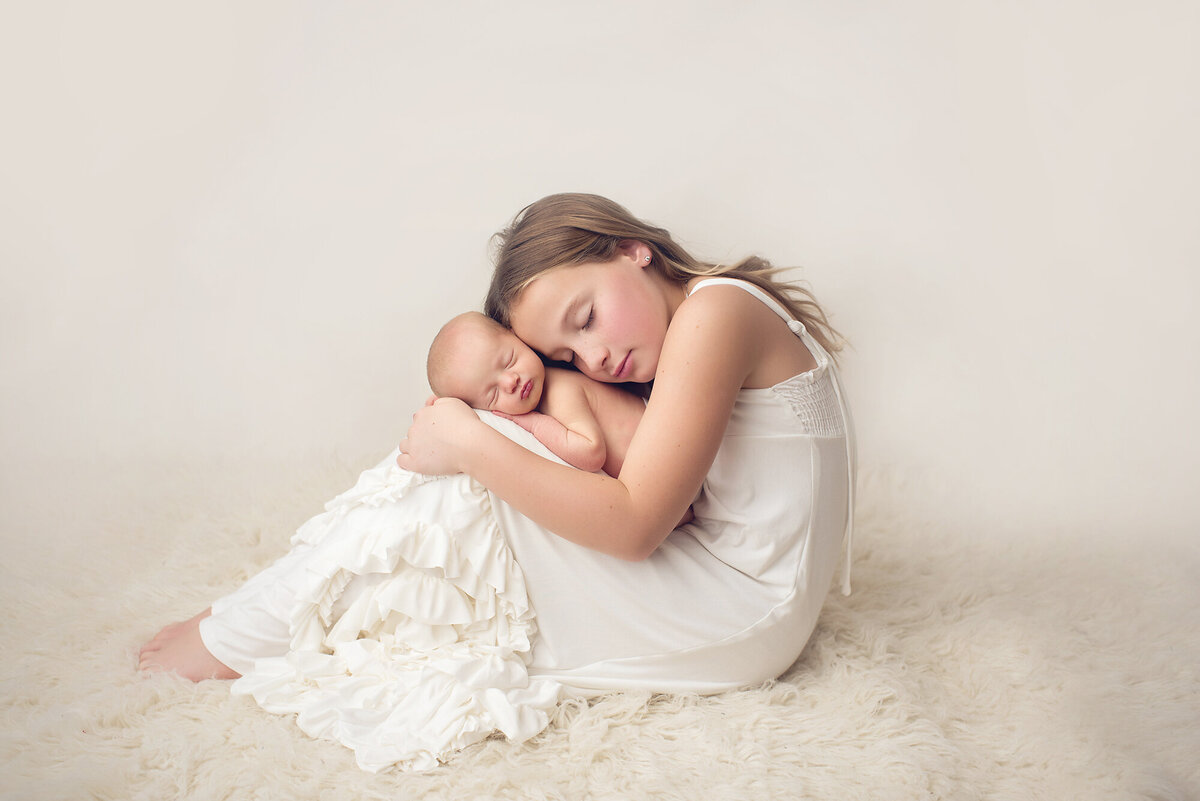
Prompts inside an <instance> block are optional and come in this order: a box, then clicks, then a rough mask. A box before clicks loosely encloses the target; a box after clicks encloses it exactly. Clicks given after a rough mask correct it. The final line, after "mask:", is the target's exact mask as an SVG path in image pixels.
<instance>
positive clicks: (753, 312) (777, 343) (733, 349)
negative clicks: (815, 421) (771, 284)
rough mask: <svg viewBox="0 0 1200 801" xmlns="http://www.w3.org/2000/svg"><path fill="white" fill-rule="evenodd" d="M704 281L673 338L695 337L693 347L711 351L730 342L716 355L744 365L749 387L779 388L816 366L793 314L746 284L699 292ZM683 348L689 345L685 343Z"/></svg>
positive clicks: (680, 314) (684, 307) (683, 307)
mask: <svg viewBox="0 0 1200 801" xmlns="http://www.w3.org/2000/svg"><path fill="white" fill-rule="evenodd" d="M703 280H704V279H697V280H696V281H693V282H691V284H690V286H689V294H688V296H687V298H685V300H684V302H683V303H682V304H680V306H679V309H678V310H677V311H676V314H675V318H674V319H673V320H672V324H671V329H672V331H671V332H669V334H671V333H673V334H674V335H675V336H676V337H677V338H678V339H680V340H686V339H692V340H693V341H692V343H691V346H692V347H695V348H702V349H706V350H710V349H714V348H715V346H716V343H717V341H718V340H721V339H724V340H726V341H727V342H728V343H729V344H728V345H726V346H724V347H722V348H721V349H720V350H713V352H714V353H723V354H724V355H725V357H726V358H730V359H733V360H737V361H740V363H741V365H742V366H743V368H744V369H745V371H746V372H745V373H744V374H743V375H742V380H743V387H745V388H757V387H763V386H773V385H774V384H776V383H778V382H779V381H781V380H784V379H786V378H790V377H791V376H793V375H797V374H799V373H801V372H804V371H805V370H808V369H811V368H812V367H813V366H815V364H816V362H815V359H814V357H813V356H812V354H811V352H810V351H809V350H808V349H807V348H806V347H805V346H804V344H803V342H802V341H801V340H800V338H799V337H797V336H796V335H795V333H794V332H793V331H792V330H791V329H790V328H789V327H788V323H787V321H788V320H789V319H790V315H787V313H786V311H783V310H782V307H779V308H776V307H777V306H778V304H777V303H776V302H775V301H773V300H772V299H771V298H770V297H769V296H767V295H766V293H763V292H762V291H761V290H758V288H757V287H754V286H753V285H752V284H747V283H746V282H743V281H736V282H732V281H721V282H714V283H712V284H709V285H706V286H702V287H699V288H697V287H696V285H697V284H699V283H700V282H701V281H703ZM747 287H749V288H750V289H749V290H748V289H747ZM676 324H678V329H676ZM680 345H681V347H682V348H684V349H687V348H688V347H689V346H688V345H687V344H685V343H684V342H681V343H680Z"/></svg>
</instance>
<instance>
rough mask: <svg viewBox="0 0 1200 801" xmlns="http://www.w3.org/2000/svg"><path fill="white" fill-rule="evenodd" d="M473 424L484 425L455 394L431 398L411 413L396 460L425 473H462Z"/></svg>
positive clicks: (406, 468) (409, 468) (401, 464)
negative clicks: (410, 422) (410, 421)
mask: <svg viewBox="0 0 1200 801" xmlns="http://www.w3.org/2000/svg"><path fill="white" fill-rule="evenodd" d="M475 426H484V427H485V428H486V424H484V423H482V422H480V420H479V417H478V416H476V414H475V412H473V411H471V408H470V407H469V406H467V404H465V403H463V402H462V401H460V400H458V399H457V398H437V399H433V398H431V399H430V401H429V402H427V403H426V405H425V406H424V407H422V408H421V409H420V410H418V411H417V413H416V414H414V415H413V423H412V426H410V427H409V429H408V436H407V437H406V438H405V439H404V440H401V442H400V456H399V457H397V459H396V464H397V465H399V466H400V467H402V468H404V469H405V470H411V471H412V472H414V473H424V474H425V475H428V476H448V475H451V474H453V473H461V472H463V464H464V459H463V455H464V454H465V453H466V449H467V448H470V447H471V444H470V443H471V441H472V432H475V431H477V429H476V428H475Z"/></svg>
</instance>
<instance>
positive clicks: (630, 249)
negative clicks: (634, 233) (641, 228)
mask: <svg viewBox="0 0 1200 801" xmlns="http://www.w3.org/2000/svg"><path fill="white" fill-rule="evenodd" d="M617 250H619V251H620V252H621V255H622V256H625V257H626V258H628V259H630V260H631V261H633V262H634V263H636V264H637V265H638V266H639V267H646V266H648V265H649V264H650V261H651V252H650V246H649V245H647V244H646V243H645V242H642V241H639V240H637V239H622V240H621V242H620V244H618V245H617Z"/></svg>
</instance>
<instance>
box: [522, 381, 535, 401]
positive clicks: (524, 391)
mask: <svg viewBox="0 0 1200 801" xmlns="http://www.w3.org/2000/svg"><path fill="white" fill-rule="evenodd" d="M530 392H533V379H532V378H531V379H529V380H528V381H526V382H525V386H523V387H521V400H525V399H526V398H528V397H529V393H530Z"/></svg>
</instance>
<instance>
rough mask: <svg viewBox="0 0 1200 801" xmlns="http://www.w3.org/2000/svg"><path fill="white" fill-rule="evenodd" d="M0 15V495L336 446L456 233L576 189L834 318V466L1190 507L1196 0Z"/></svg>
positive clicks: (1175, 522) (445, 277) (463, 251)
mask: <svg viewBox="0 0 1200 801" xmlns="http://www.w3.org/2000/svg"><path fill="white" fill-rule="evenodd" d="M0 17H2V21H0V93H2V97H3V116H4V122H3V124H2V125H0V268H2V271H0V292H2V293H3V297H4V304H3V313H2V314H0V358H2V370H0V420H2V421H3V423H2V425H3V433H2V440H0V459H2V460H3V461H2V462H0V469H2V471H3V472H2V476H3V493H2V496H0V500H2V502H3V503H2V506H3V512H0V514H2V515H3V516H4V518H6V519H9V520H13V519H15V520H18V521H20V520H22V519H23V517H24V512H27V511H30V510H32V509H34V507H38V508H43V509H44V505H45V504H46V503H51V504H53V503H62V504H71V503H74V502H75V501H73V500H70V498H71V497H72V496H73V495H75V496H77V494H78V491H80V490H81V489H82V488H83V487H84V486H86V487H90V488H92V489H93V490H94V491H95V492H96V493H97V494H99V495H103V494H104V493H105V492H106V490H105V487H106V484H105V482H106V481H110V480H113V481H115V479H114V478H113V477H114V476H123V477H124V478H123V479H122V481H124V482H125V483H124V484H123V487H124V489H123V490H122V492H123V493H124V495H123V496H122V498H124V499H125V500H130V501H136V495H137V489H136V487H137V486H138V481H137V480H134V481H133V483H132V485H130V484H129V480H130V478H129V477H130V476H132V477H133V478H134V479H137V478H138V477H139V476H143V477H145V487H146V491H147V492H154V493H156V494H161V493H163V492H168V493H169V492H170V491H171V488H170V486H169V484H170V478H169V476H170V475H172V473H171V472H170V470H169V469H168V468H172V469H176V470H178V469H179V466H181V465H186V466H189V468H188V469H189V470H191V473H190V474H189V475H191V476H192V477H193V478H192V479H191V480H194V475H195V471H197V470H204V471H209V472H210V473H211V476H212V478H211V480H214V481H218V480H225V481H229V482H231V484H232V483H234V482H238V481H241V480H242V479H243V478H244V476H246V475H247V474H251V473H256V472H257V473H267V472H272V473H274V474H277V475H303V474H304V470H305V464H304V460H305V459H311V458H323V457H326V456H328V455H330V454H335V453H336V454H338V455H339V457H340V458H345V459H348V460H351V461H354V462H356V463H359V464H361V465H362V466H366V463H367V462H369V461H371V460H372V459H374V458H377V457H378V456H379V455H381V454H382V453H383V452H385V451H386V450H387V449H388V448H390V447H391V446H392V445H393V444H394V443H395V442H396V441H397V439H398V438H399V437H400V435H401V434H402V432H403V431H404V429H405V427H406V425H407V420H408V415H409V413H410V412H411V410H412V409H413V408H414V407H415V406H416V405H418V404H419V403H420V402H421V401H422V399H423V398H424V396H425V394H426V392H427V390H426V386H425V382H424V375H423V365H424V352H425V347H426V343H427V342H428V340H429V338H430V336H431V335H432V333H433V332H434V331H435V330H436V328H437V327H438V326H439V325H440V324H441V322H442V321H443V320H445V319H446V318H448V317H449V316H450V315H451V314H453V313H455V312H458V311H461V310H463V309H465V308H471V307H476V308H477V307H478V305H479V303H480V302H481V300H482V295H483V292H484V289H485V287H486V282H487V278H488V274H489V269H490V268H489V261H488V248H487V246H488V238H489V236H490V234H491V233H492V232H494V231H495V230H497V229H499V228H501V227H502V226H503V225H504V224H505V223H506V222H507V221H508V220H509V219H510V218H511V216H512V215H513V214H514V213H515V212H516V211H517V210H518V209H520V208H521V207H522V206H523V205H525V204H526V203H528V202H531V201H532V200H535V199H537V198H538V197H541V196H543V195H545V194H548V193H551V192H557V191H592V192H598V193H601V194H606V195H609V196H611V197H613V198H614V199H616V200H618V201H619V202H621V203H623V204H625V205H626V206H628V207H629V208H630V209H631V210H632V211H633V212H634V213H635V214H638V215H640V216H643V217H646V218H648V219H650V220H653V221H655V222H657V223H660V224H662V225H664V226H666V227H668V228H669V229H671V230H672V231H673V232H674V233H675V234H676V235H677V236H678V237H679V238H680V239H682V240H683V241H685V242H686V243H688V244H689V245H691V246H692V249H693V250H694V251H695V252H697V253H698V254H699V255H702V256H707V257H710V258H715V259H731V258H736V257H738V256H741V255H744V254H745V253H748V252H751V251H756V252H759V253H761V254H763V255H766V256H768V257H770V258H771V259H772V260H774V261H775V262H776V263H779V264H788V265H791V264H795V265H802V266H803V271H802V272H801V273H799V275H802V276H803V277H804V278H805V279H807V280H808V281H810V282H811V284H812V286H813V287H814V289H815V290H816V292H817V294H818V296H819V297H820V298H821V299H822V301H823V302H824V303H825V304H826V305H827V307H828V308H829V310H830V311H831V312H832V315H833V319H834V322H835V324H836V325H837V326H838V327H839V328H841V329H842V330H843V332H845V333H846V334H847V335H848V336H849V338H850V339H851V340H852V342H853V345H854V348H853V350H851V351H849V352H848V353H847V354H846V356H845V358H844V360H843V361H844V365H845V373H846V377H847V381H848V384H849V387H850V389H851V391H852V397H853V401H854V405H855V408H856V412H857V417H858V423H859V430H860V440H861V453H862V458H863V463H864V465H865V466H867V467H868V468H871V469H888V470H895V471H896V472H897V473H898V474H899V475H902V476H905V477H907V478H908V479H909V481H910V486H911V494H910V498H911V501H912V503H913V504H914V505H916V506H918V507H920V508H921V509H922V510H924V511H927V512H930V513H932V514H935V515H937V516H939V517H941V518H944V519H945V520H947V521H951V522H954V521H965V520H980V519H982V520H987V521H988V522H989V523H990V524H991V530H994V531H996V532H1000V533H1003V532H1006V531H1017V530H1020V529H1022V528H1023V527H1027V526H1029V525H1030V524H1031V523H1033V522H1035V521H1036V522H1037V523H1038V524H1039V527H1041V526H1043V525H1044V524H1046V523H1049V524H1051V525H1055V526H1063V527H1066V528H1072V529H1080V528H1093V529H1095V530H1096V531H1098V532H1105V531H1109V532H1117V531H1128V530H1130V529H1131V527H1133V530H1139V528H1140V527H1141V524H1143V523H1146V524H1153V525H1155V526H1157V527H1158V529H1159V530H1165V531H1174V532H1177V533H1181V534H1184V533H1190V532H1194V531H1195V530H1196V526H1197V523H1198V522H1200V501H1198V500H1197V493H1196V491H1195V485H1196V483H1197V477H1198V476H1200V437H1198V433H1197V432H1198V427H1197V425H1196V422H1195V415H1196V409H1197V408H1198V407H1200V392H1198V387H1200V381H1198V379H1197V372H1198V370H1197V368H1198V367H1200V359H1198V358H1197V353H1198V351H1200V335H1198V334H1197V328H1196V325H1195V316H1196V315H1195V311H1196V301H1197V297H1198V296H1200V279H1198V278H1197V267H1198V266H1200V264H1198V262H1200V259H1198V256H1200V225H1198V224H1197V223H1198V221H1200V198H1198V190H1197V186H1200V180H1198V179H1200V169H1198V164H1197V155H1196V154H1197V147H1196V142H1197V141H1200V92H1197V91H1196V87H1197V85H1198V80H1197V79H1198V78H1200V63H1198V62H1200V55H1198V53H1200V51H1198V50H1197V49H1196V47H1195V34H1196V31H1197V30H1198V29H1200V6H1198V5H1196V4H1195V3H1191V2H1183V1H1180V2H1171V1H1170V0H1152V1H1151V2H1146V3H1139V4H1131V3H1120V2H1116V1H1115V0H1104V1H1102V2H1090V1H1089V0H1065V1H1064V2H1048V3H1033V2H1028V3H1024V2H1022V3H1006V4H998V3H984V2H965V3H964V2H958V1H957V0H941V1H939V0H917V1H916V2H909V3H885V2H870V1H868V2H834V1H832V0H831V1H829V2H794V0H787V1H786V2H783V1H776V2H750V3H742V2H732V1H730V2H686V3H685V2H657V3H654V2H614V3H604V4H582V3H580V4H570V3H562V2H550V1H549V0H537V1H535V2H512V3H494V2H462V3H459V2H446V3H441V4H434V3H417V2H404V3H381V2H355V3H344V4H337V3H331V2H307V3H299V2H287V3H282V2H280V3H264V2H250V3H241V2H238V3H192V4H181V3H162V2H149V1H147V2H140V3H135V2H116V3H103V4H101V3H91V2H76V3H68V2H43V3H26V4H15V3H10V4H7V5H6V7H5V9H4V11H3V12H0ZM193 468H194V469H193ZM164 471H165V472H164ZM181 475H182V474H181ZM164 476H166V478H164ZM180 480H182V479H180ZM164 482H165V483H164ZM130 486H132V487H133V488H134V489H132V490H131V489H130V488H129V487H130ZM39 505H40V506H39ZM31 514H32V512H31Z"/></svg>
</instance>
